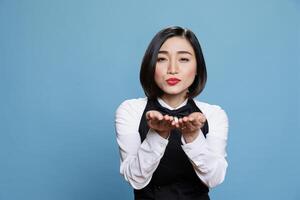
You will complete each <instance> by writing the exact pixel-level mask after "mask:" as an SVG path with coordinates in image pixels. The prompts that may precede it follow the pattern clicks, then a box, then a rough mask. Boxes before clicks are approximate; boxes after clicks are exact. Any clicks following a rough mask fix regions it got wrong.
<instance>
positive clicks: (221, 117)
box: [182, 102, 228, 187]
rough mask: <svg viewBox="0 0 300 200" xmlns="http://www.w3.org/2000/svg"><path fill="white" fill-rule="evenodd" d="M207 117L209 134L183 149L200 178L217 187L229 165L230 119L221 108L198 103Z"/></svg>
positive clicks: (183, 146)
mask: <svg viewBox="0 0 300 200" xmlns="http://www.w3.org/2000/svg"><path fill="white" fill-rule="evenodd" d="M197 106H198V107H199V108H200V109H201V110H202V112H203V114H204V115H205V116H206V118H207V121H208V124H209V132H208V133H207V135H206V138H205V137H204V135H203V133H202V132H201V130H200V134H199V136H198V137H197V138H196V139H195V140H194V141H193V142H191V143H188V144H185V143H184V140H183V138H182V141H183V143H184V144H183V145H182V148H183V150H184V152H185V153H186V154H187V156H188V157H189V159H190V161H191V162H192V164H193V166H194V169H195V171H196V173H197V175H198V177H199V178H200V179H201V180H202V181H203V182H204V183H205V184H206V185H207V186H208V187H215V186H217V185H218V184H220V183H222V182H223V181H224V178H225V174H226V169H227V166H228V163H227V161H226V156H227V154H226V145H227V135H228V118H227V115H226V113H225V111H224V110H222V109H221V108H220V107H219V106H213V105H208V104H206V103H199V102H198V103H197Z"/></svg>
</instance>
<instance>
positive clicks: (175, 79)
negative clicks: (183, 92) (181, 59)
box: [166, 78, 181, 82]
mask: <svg viewBox="0 0 300 200" xmlns="http://www.w3.org/2000/svg"><path fill="white" fill-rule="evenodd" d="M166 81H177V82H179V81H181V80H180V79H178V78H168V79H167V80H166Z"/></svg>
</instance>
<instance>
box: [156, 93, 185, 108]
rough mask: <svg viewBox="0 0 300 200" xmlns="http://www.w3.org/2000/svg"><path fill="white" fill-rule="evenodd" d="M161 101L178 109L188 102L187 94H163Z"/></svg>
mask: <svg viewBox="0 0 300 200" xmlns="http://www.w3.org/2000/svg"><path fill="white" fill-rule="evenodd" d="M161 99H162V100H163V101H164V102H166V104H168V105H169V106H171V107H172V108H176V107H178V106H179V105H180V104H182V103H183V102H184V101H185V100H186V93H182V94H177V95H170V94H163V95H162V96H161Z"/></svg>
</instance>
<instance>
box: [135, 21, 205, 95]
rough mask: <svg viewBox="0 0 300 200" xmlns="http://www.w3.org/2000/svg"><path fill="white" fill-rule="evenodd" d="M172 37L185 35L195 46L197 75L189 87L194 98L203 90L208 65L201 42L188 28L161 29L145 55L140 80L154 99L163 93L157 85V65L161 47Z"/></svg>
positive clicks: (145, 90) (146, 92)
mask: <svg viewBox="0 0 300 200" xmlns="http://www.w3.org/2000/svg"><path fill="white" fill-rule="evenodd" d="M171 37H183V38H185V39H186V40H187V41H189V43H190V44H191V46H192V47H193V49H194V51H195V56H196V62H197V75H196V77H195V80H194V82H193V83H192V85H191V86H190V87H189V92H188V97H189V98H194V97H196V96H197V95H198V94H200V93H201V92H202V90H203V89H204V87H205V84H206V80H207V72H206V65H205V61H204V57H203V54H202V50H201V46H200V43H199V41H198V39H197V37H196V36H195V34H194V33H193V32H192V31H191V30H189V29H186V28H182V27H179V26H172V27H167V28H165V29H163V30H161V31H159V32H158V33H157V34H156V35H155V36H154V38H153V39H152V40H151V42H150V44H149V46H148V48H147V50H146V52H145V55H144V57H143V61H142V65H141V71H140V82H141V85H142V87H143V89H144V92H145V94H146V96H147V97H148V98H150V99H154V98H157V97H160V96H162V95H163V93H164V92H163V91H162V90H161V89H160V88H159V87H158V86H157V84H156V83H155V80H154V73H155V66H156V62H157V56H158V52H159V49H160V47H161V46H162V45H163V43H164V42H165V41H166V40H167V39H169V38H171Z"/></svg>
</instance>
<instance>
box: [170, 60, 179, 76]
mask: <svg viewBox="0 0 300 200" xmlns="http://www.w3.org/2000/svg"><path fill="white" fill-rule="evenodd" d="M168 74H178V67H177V63H176V60H175V59H171V60H170V62H169V66H168Z"/></svg>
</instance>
